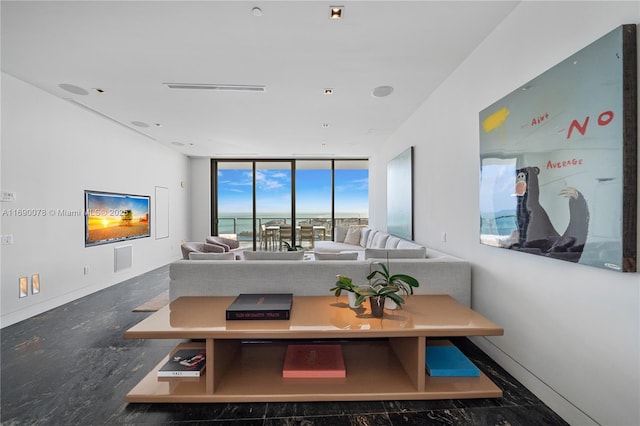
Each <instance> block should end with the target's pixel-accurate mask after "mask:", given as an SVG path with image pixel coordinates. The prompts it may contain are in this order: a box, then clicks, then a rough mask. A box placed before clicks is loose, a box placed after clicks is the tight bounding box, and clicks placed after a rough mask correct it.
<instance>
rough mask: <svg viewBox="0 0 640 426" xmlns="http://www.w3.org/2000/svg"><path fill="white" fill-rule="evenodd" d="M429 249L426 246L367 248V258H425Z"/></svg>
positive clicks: (365, 253) (365, 254)
mask: <svg viewBox="0 0 640 426" xmlns="http://www.w3.org/2000/svg"><path fill="white" fill-rule="evenodd" d="M425 257H427V250H426V249H425V248H424V247H421V248H415V249H376V248H365V249H364V258H365V259H424V258H425Z"/></svg>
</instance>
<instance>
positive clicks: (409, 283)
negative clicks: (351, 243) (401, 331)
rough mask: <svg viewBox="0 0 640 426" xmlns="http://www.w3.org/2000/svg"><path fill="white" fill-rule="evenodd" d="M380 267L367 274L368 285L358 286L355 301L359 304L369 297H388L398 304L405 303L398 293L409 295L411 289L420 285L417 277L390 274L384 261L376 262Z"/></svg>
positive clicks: (411, 291) (411, 292)
mask: <svg viewBox="0 0 640 426" xmlns="http://www.w3.org/2000/svg"><path fill="white" fill-rule="evenodd" d="M375 265H379V266H380V268H381V269H376V270H375V271H373V272H371V273H370V274H369V275H367V280H369V287H358V290H357V292H356V295H357V298H356V303H357V304H361V303H362V302H364V301H365V300H366V299H367V298H370V297H380V296H382V297H388V298H389V299H391V300H393V301H394V302H396V304H397V305H398V306H400V305H402V304H403V303H405V300H404V298H403V297H402V296H401V295H400V294H405V295H407V296H408V295H411V294H413V289H414V288H415V287H419V286H420V282H418V280H417V279H415V278H414V277H412V276H411V275H407V274H394V275H391V273H390V272H389V268H388V267H387V265H385V264H384V263H376V264H375Z"/></svg>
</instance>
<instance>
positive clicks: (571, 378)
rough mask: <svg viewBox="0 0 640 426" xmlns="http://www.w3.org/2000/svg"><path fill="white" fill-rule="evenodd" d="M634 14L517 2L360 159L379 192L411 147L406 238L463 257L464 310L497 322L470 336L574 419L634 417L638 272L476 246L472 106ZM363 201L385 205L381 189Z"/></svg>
mask: <svg viewBox="0 0 640 426" xmlns="http://www.w3.org/2000/svg"><path fill="white" fill-rule="evenodd" d="M638 22H640V3H638V2H523V3H522V4H520V5H519V6H518V7H517V8H516V9H515V10H514V12H513V13H512V14H511V15H510V16H509V17H508V18H507V19H506V20H505V21H504V22H503V23H502V24H501V25H500V26H498V27H497V28H496V29H495V31H494V32H493V33H492V34H491V35H490V36H489V37H488V38H487V39H486V40H485V41H484V42H483V43H482V44H481V45H480V46H479V48H478V49H476V51H474V52H473V54H472V55H471V56H470V57H469V58H467V60H466V61H465V62H464V63H463V64H462V65H461V66H460V67H459V68H458V69H457V70H456V72H454V73H453V74H452V75H451V76H450V77H449V79H448V80H447V81H446V82H445V83H444V84H443V85H442V86H441V87H440V88H439V89H438V90H437V91H436V92H435V93H434V94H433V95H432V96H431V97H430V98H429V99H428V101H427V102H426V103H425V104H424V105H422V107H421V108H420V109H419V110H418V111H417V113H416V114H414V115H413V116H412V117H411V118H410V119H409V120H408V121H407V122H406V123H405V124H404V125H403V126H402V128H401V129H400V130H399V131H398V132H396V133H395V134H394V135H393V137H392V138H391V140H390V141H389V144H388V145H387V148H386V152H385V153H384V155H382V156H377V157H376V158H374V159H372V161H371V164H372V171H371V173H372V177H371V185H372V187H373V188H379V189H380V191H378V194H384V193H385V190H383V189H382V188H385V186H386V183H385V177H384V176H385V171H386V169H385V165H386V163H387V161H389V160H390V159H391V158H393V157H394V156H395V155H397V154H398V153H400V152H401V151H402V150H403V149H405V148H406V147H408V146H410V145H414V146H415V147H416V149H415V153H416V158H415V164H416V170H415V180H416V182H417V189H416V199H415V217H416V237H415V239H416V240H417V241H418V242H421V243H424V244H426V245H428V246H430V247H433V248H436V249H439V250H442V251H445V252H450V253H453V254H455V255H458V256H461V257H464V258H466V259H469V260H470V261H471V262H472V263H473V290H472V304H473V307H474V308H475V309H476V310H478V311H480V312H481V313H483V314H484V315H486V316H487V317H489V318H490V319H492V320H493V321H495V322H497V323H498V324H500V325H502V326H503V327H504V329H505V334H504V336H503V337H495V338H477V339H475V342H476V343H477V344H478V345H479V346H481V347H482V348H483V349H484V350H485V351H486V352H487V353H488V354H489V355H490V356H492V357H493V358H494V359H496V360H497V361H498V362H499V363H500V364H501V365H503V366H504V367H505V368H507V369H508V370H509V372H511V373H512V374H513V375H514V376H515V377H516V378H517V379H518V380H520V381H521V382H522V383H524V384H525V385H526V386H527V387H528V388H529V389H531V390H532V391H534V392H535V393H536V394H537V395H538V396H540V397H541V398H542V399H543V400H544V401H545V402H546V403H547V404H548V405H549V406H550V407H551V408H553V409H554V410H555V411H556V412H558V413H559V414H560V415H562V416H563V417H564V418H565V419H566V420H568V421H569V422H570V423H572V424H576V425H585V424H595V423H599V424H606V425H637V424H640V412H639V408H638V407H639V404H638V401H639V400H640V394H639V392H640V374H639V368H640V365H639V364H640V361H639V360H640V351H639V346H640V342H639V336H640V319H639V312H640V292H639V290H640V274H639V273H627V274H623V273H617V272H613V271H608V270H603V269H597V268H594V267H589V266H583V265H577V264H573V263H570V262H563V261H558V260H552V259H546V258H541V257H537V256H534V255H528V254H523V253H518V252H510V251H509V250H504V249H498V248H492V247H489V246H483V245H480V244H479V200H478V188H479V149H478V144H479V124H478V113H479V112H480V111H481V110H483V109H484V108H486V107H487V106H489V105H490V104H492V103H493V102H495V101H496V100H498V99H500V98H501V97H503V96H505V95H507V94H508V93H510V92H511V91H513V90H514V89H516V88H517V87H518V86H519V85H521V84H523V83H525V82H527V81H528V80H530V79H532V78H534V77H536V76H537V75H539V74H541V73H542V72H544V71H546V70H547V69H549V68H550V67H552V66H553V65H555V64H557V63H558V62H560V61H562V60H563V59H565V58H566V57H568V56H570V55H571V54H573V53H575V52H576V51H578V50H580V49H581V48H583V47H585V46H587V45H588V44H589V43H591V42H592V41H594V40H596V39H597V38H599V37H601V36H603V35H604V34H606V33H608V32H609V31H611V30H613V29H614V28H616V27H618V26H619V25H622V24H637V23H638ZM446 36H447V35H443V37H446ZM448 36H450V37H455V36H456V35H455V31H453V32H452V33H451V34H450V35H448ZM371 203H372V205H371V210H372V211H378V212H385V211H386V206H385V200H384V196H381V197H376V198H374V197H372V198H371ZM384 223H385V218H384V217H383V215H382V216H378V218H377V220H376V223H375V224H374V226H377V227H384ZM639 223H640V221H639ZM443 232H446V233H447V241H446V242H443V241H442V233H443Z"/></svg>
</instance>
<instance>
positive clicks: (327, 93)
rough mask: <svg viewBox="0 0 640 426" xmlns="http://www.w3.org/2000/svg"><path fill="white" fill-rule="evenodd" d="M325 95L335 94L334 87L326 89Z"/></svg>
mask: <svg viewBox="0 0 640 426" xmlns="http://www.w3.org/2000/svg"><path fill="white" fill-rule="evenodd" d="M324 94H325V95H333V89H324Z"/></svg>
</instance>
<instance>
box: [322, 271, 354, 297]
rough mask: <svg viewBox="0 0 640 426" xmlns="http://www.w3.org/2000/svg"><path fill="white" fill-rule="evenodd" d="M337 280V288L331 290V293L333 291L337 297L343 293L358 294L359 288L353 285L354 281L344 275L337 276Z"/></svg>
mask: <svg viewBox="0 0 640 426" xmlns="http://www.w3.org/2000/svg"><path fill="white" fill-rule="evenodd" d="M336 278H337V281H336V285H335V287H332V288H331V289H329V291H332V292H333V294H335V295H336V297H337V296H340V295H341V294H342V292H343V291H347V292H351V293H355V294H356V295H357V294H358V290H359V288H358V286H357V285H355V284H354V283H353V280H352V279H351V278H349V277H346V276H344V275H336Z"/></svg>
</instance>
